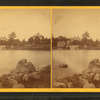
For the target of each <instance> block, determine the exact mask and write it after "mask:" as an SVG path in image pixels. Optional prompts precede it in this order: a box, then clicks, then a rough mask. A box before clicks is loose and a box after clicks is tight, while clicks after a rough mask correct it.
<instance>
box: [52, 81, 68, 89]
mask: <svg viewBox="0 0 100 100" xmlns="http://www.w3.org/2000/svg"><path fill="white" fill-rule="evenodd" d="M52 86H53V88H66V85H65V84H64V83H61V82H55V83H54V84H53V85H52Z"/></svg>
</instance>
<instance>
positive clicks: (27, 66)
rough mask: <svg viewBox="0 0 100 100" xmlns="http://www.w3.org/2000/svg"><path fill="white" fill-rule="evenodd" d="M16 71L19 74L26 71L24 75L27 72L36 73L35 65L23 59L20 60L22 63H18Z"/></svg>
mask: <svg viewBox="0 0 100 100" xmlns="http://www.w3.org/2000/svg"><path fill="white" fill-rule="evenodd" d="M16 70H17V71H18V72H19V71H21V72H22V71H23V70H24V71H23V72H24V73H26V72H25V70H27V71H29V73H31V72H35V71H36V69H35V67H34V65H33V64H32V63H31V62H27V60H26V59H22V60H20V61H19V62H18V63H17V66H16ZM18 72H17V73H18Z"/></svg>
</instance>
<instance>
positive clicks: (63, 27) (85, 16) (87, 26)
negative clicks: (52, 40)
mask: <svg viewBox="0 0 100 100" xmlns="http://www.w3.org/2000/svg"><path fill="white" fill-rule="evenodd" d="M52 21H53V22H52V30H53V31H52V33H53V35H54V37H58V36H60V35H62V36H66V37H68V38H70V37H74V36H79V37H80V38H82V34H83V33H85V32H88V33H89V35H90V38H92V39H93V40H96V39H99V40H100V9H53V12H52Z"/></svg>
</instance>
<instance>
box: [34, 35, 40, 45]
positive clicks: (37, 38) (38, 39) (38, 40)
mask: <svg viewBox="0 0 100 100" xmlns="http://www.w3.org/2000/svg"><path fill="white" fill-rule="evenodd" d="M34 42H35V44H40V38H39V37H38V36H36V37H35V40H34Z"/></svg>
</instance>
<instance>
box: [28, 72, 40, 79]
mask: <svg viewBox="0 0 100 100" xmlns="http://www.w3.org/2000/svg"><path fill="white" fill-rule="evenodd" d="M29 77H31V78H33V79H41V77H40V75H39V73H38V72H33V73H31V74H30V75H29Z"/></svg>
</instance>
